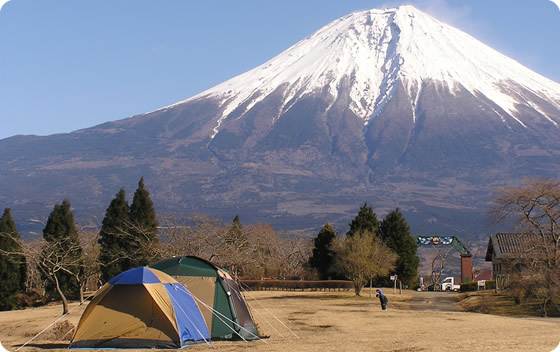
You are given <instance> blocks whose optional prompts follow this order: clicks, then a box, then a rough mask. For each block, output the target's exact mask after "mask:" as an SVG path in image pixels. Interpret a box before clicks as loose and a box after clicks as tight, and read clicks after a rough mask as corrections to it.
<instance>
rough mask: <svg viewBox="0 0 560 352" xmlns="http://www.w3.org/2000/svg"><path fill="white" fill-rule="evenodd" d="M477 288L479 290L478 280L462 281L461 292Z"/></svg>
mask: <svg viewBox="0 0 560 352" xmlns="http://www.w3.org/2000/svg"><path fill="white" fill-rule="evenodd" d="M477 290H478V282H476V281H469V282H462V283H461V292H468V291H477Z"/></svg>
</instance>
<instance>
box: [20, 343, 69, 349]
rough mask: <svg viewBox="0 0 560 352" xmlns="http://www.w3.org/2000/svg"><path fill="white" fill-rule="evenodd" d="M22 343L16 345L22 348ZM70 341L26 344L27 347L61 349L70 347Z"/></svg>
mask: <svg viewBox="0 0 560 352" xmlns="http://www.w3.org/2000/svg"><path fill="white" fill-rule="evenodd" d="M21 346H22V345H14V347H17V348H20V347H21ZM68 346H69V344H68V343H30V344H27V345H25V347H34V348H40V349H43V350H60V349H68Z"/></svg>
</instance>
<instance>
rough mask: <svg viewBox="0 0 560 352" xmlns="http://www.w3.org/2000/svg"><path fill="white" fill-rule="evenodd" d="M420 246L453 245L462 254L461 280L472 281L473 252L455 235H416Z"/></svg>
mask: <svg viewBox="0 0 560 352" xmlns="http://www.w3.org/2000/svg"><path fill="white" fill-rule="evenodd" d="M416 243H417V244H418V246H453V248H455V250H456V251H457V252H459V254H460V255H461V282H469V281H472V279H473V276H472V254H471V252H470V251H469V250H468V248H467V246H465V244H464V243H463V242H461V240H459V239H458V238H457V237H455V236H416Z"/></svg>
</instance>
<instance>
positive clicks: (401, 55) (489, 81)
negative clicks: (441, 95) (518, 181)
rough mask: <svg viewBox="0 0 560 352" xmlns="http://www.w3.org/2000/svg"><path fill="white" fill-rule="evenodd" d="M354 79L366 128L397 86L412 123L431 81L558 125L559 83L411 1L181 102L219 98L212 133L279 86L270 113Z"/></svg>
mask: <svg viewBox="0 0 560 352" xmlns="http://www.w3.org/2000/svg"><path fill="white" fill-rule="evenodd" d="M349 78H351V80H350V83H349V85H348V87H347V88H346V89H345V90H344V93H346V94H348V97H349V98H350V99H349V109H350V110H351V111H352V112H353V113H354V114H355V115H356V116H357V117H358V118H360V119H362V120H363V121H364V125H367V124H368V122H369V121H370V120H371V119H373V118H375V116H376V115H379V114H380V113H382V112H383V110H384V106H385V105H386V104H387V102H389V101H390V100H391V97H392V96H393V94H394V91H395V89H396V87H397V86H398V85H402V86H403V87H404V88H405V90H406V93H407V95H408V96H409V97H410V101H409V104H410V106H411V108H412V113H413V115H412V119H413V121H414V120H415V117H416V116H415V115H416V107H417V103H418V99H419V97H420V95H421V92H422V86H423V84H425V83H427V82H431V83H433V84H436V85H438V86H439V87H440V88H441V89H442V90H449V91H450V92H451V93H452V94H453V93H454V92H455V91H457V90H461V89H465V90H467V91H468V92H469V93H471V94H472V95H475V96H481V97H482V96H483V97H485V98H486V99H488V100H490V101H491V102H492V103H493V106H494V107H497V108H498V109H496V114H497V115H499V116H500V119H502V120H503V122H504V123H510V122H514V123H517V124H520V125H521V126H524V127H526V125H525V123H524V122H523V116H524V114H523V113H522V112H520V111H519V110H518V108H517V107H516V105H518V104H521V105H525V106H526V107H528V108H532V109H534V110H535V111H536V112H537V113H538V114H540V115H541V116H542V118H544V119H546V120H548V121H549V122H550V124H551V127H556V128H558V127H559V125H558V121H557V117H556V119H555V118H554V117H550V116H548V113H547V111H548V110H549V109H547V108H541V107H540V105H541V101H542V100H546V101H549V102H551V103H552V105H553V107H554V108H556V109H559V108H560V85H559V84H558V83H555V82H553V81H551V80H549V79H546V78H544V77H542V76H540V75H538V74H536V73H535V72H533V71H531V70H529V69H527V68H526V67H524V66H522V65H521V64H519V63H517V62H516V61H514V60H512V59H510V58H508V57H506V56H504V55H502V54H500V53H499V52H497V51H495V50H493V49H492V48H490V47H488V46H486V45H484V44H482V43H481V42H479V41H477V40H476V39H474V38H472V37H471V36H469V35H468V34H466V33H464V32H461V31H460V30H458V29H455V28H453V27H450V26H448V25H446V24H444V23H441V22H439V21H437V20H435V19H434V18H432V17H430V16H429V15H427V14H425V13H423V12H420V11H418V10H416V9H415V8H414V7H412V6H410V5H407V6H401V7H399V8H397V9H384V10H370V11H363V12H357V13H352V14H350V15H348V16H345V17H343V18H340V19H338V20H336V21H334V22H332V23H330V24H328V25H327V26H325V27H324V28H322V29H320V30H319V31H317V32H316V33H314V34H313V35H311V36H309V37H308V38H306V39H304V40H302V41H301V42H299V43H297V44H296V45H294V46H293V47H291V48H289V49H288V50H286V51H284V52H283V53H282V54H280V55H278V56H276V57H275V58H273V59H272V60H270V61H268V62H266V63H265V64H263V65H261V66H259V67H257V68H255V69H253V70H251V71H249V72H247V73H245V74H242V75H240V76H238V77H235V78H234V79H231V80H229V81H226V82H224V83H222V84H220V85H218V86H216V87H214V88H211V89H209V90H207V91H205V92H202V93H201V94H199V95H197V96H195V97H193V98H190V99H187V100H185V101H184V102H189V101H193V100H197V99H205V98H215V99H219V101H220V105H221V111H220V116H219V118H218V120H217V121H216V126H215V127H214V128H213V129H212V134H211V136H212V137H214V136H215V135H216V134H217V133H218V132H219V129H220V125H221V123H222V122H223V121H224V119H226V118H228V116H230V114H231V113H232V112H233V111H235V110H236V109H239V108H240V109H241V111H238V115H239V116H236V118H239V117H240V116H242V115H243V114H244V113H246V112H247V111H249V110H250V109H251V108H252V107H253V106H255V104H257V103H259V102H261V101H262V100H263V99H265V98H266V97H267V96H269V95H270V94H272V93H273V92H276V91H277V89H278V88H279V87H282V88H281V90H282V104H281V106H280V108H279V110H278V111H277V113H276V114H275V115H276V116H273V118H278V117H280V116H281V115H282V114H283V113H285V112H286V111H287V110H289V109H290V107H291V106H292V105H293V104H295V103H296V102H297V101H298V100H299V99H301V98H302V97H304V96H306V95H309V94H313V93H317V92H321V91H323V90H324V89H325V88H326V89H327V92H328V95H329V96H328V97H326V99H329V100H330V101H331V102H334V101H336V99H337V97H338V95H339V94H340V93H341V87H342V86H343V85H344V83H343V82H344V81H345V80H346V79H349ZM521 89H523V90H526V91H528V92H530V93H532V94H524V93H522V92H520V90H521ZM181 103H183V102H181ZM181 103H179V104H181Z"/></svg>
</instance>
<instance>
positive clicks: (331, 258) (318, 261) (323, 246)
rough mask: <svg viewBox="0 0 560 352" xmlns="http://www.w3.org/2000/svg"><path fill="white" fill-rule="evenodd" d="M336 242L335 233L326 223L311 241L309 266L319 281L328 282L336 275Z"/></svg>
mask: <svg viewBox="0 0 560 352" xmlns="http://www.w3.org/2000/svg"><path fill="white" fill-rule="evenodd" d="M336 241H337V237H336V231H335V230H334V229H333V227H332V226H331V224H329V223H328V222H327V223H326V224H325V226H323V228H322V229H321V231H319V233H318V234H317V237H315V238H314V239H313V252H312V255H311V258H309V266H310V267H312V268H314V269H315V270H317V272H318V273H319V278H320V279H321V280H328V279H329V278H332V277H334V276H335V275H336V273H334V263H335V256H336V253H335V250H334V246H335V244H336Z"/></svg>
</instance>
